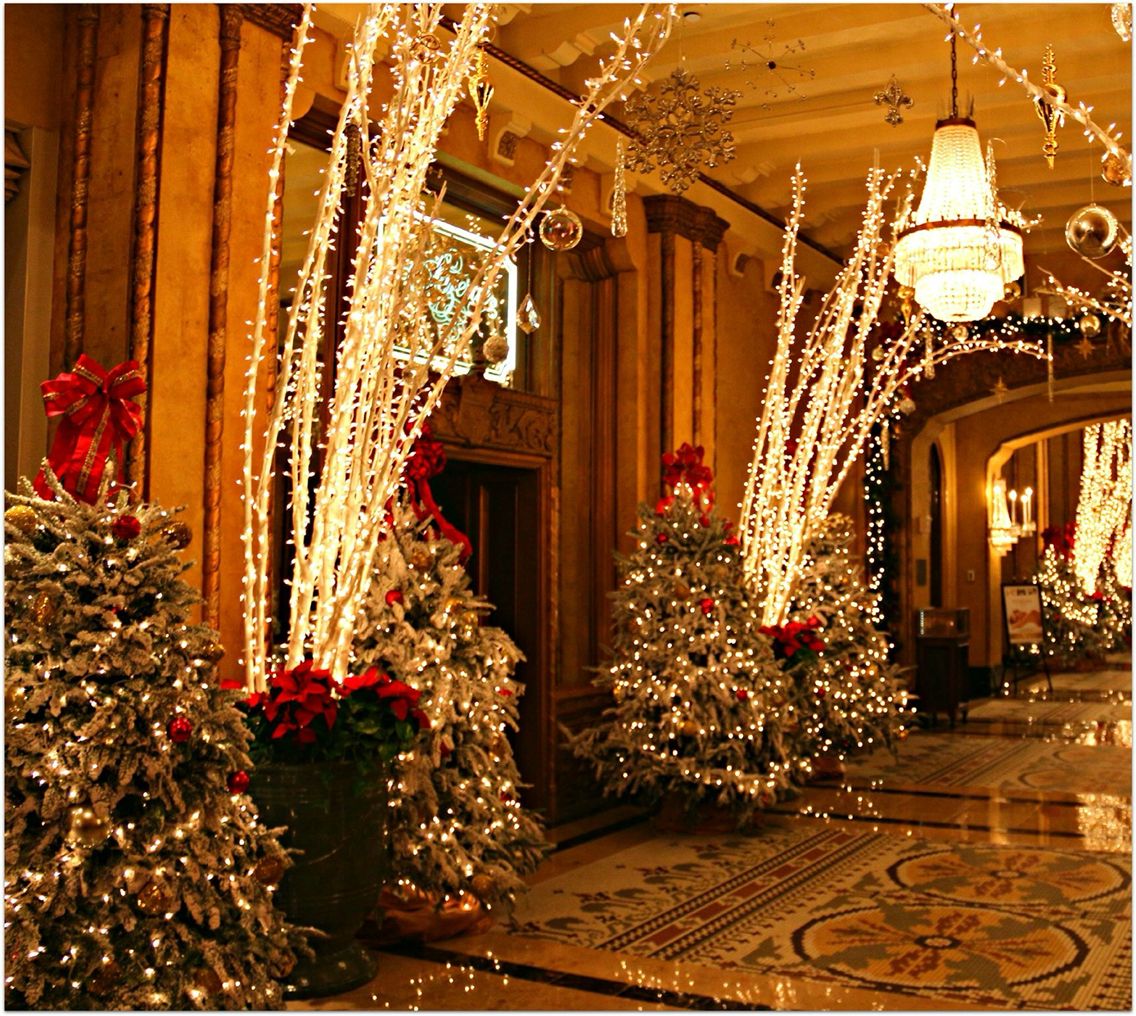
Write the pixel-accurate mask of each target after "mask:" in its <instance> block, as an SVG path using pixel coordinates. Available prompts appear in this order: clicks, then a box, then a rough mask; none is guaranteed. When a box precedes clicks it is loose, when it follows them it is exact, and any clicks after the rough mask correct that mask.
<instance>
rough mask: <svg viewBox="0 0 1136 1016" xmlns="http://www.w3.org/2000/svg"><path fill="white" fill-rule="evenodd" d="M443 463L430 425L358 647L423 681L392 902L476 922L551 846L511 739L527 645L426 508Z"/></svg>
mask: <svg viewBox="0 0 1136 1016" xmlns="http://www.w3.org/2000/svg"><path fill="white" fill-rule="evenodd" d="M444 462H445V458H444V456H443V455H442V452H441V445H440V444H439V443H438V442H436V441H433V440H432V439H431V438H430V437H429V432H428V431H427V432H426V436H425V437H424V438H422V439H420V440H419V441H418V442H417V444H416V445H415V452H414V454H413V455H412V456H411V459H410V462H409V463H408V474H410V478H411V484H410V487H409V489H408V490H405V491H403V493H402V494H401V495H400V496H399V498H398V499H397V500H396V501H395V502H393V503H392V505H391V508H390V513H391V522H390V534H391V535H390V537H389V538H388V539H386V540H384V541H383V543H382V545H381V547H380V559H379V563H378V566H377V568H376V574H375V578H374V580H373V582H372V584H371V588H370V591H369V594H368V599H367V602H366V607H365V615H364V616H365V620H364V622H363V624H362V625H361V626H360V629H359V632H358V643H357V647H356V654H355V655H356V659H357V660H359V661H362V662H364V663H365V664H366V665H368V666H377V667H380V668H382V669H385V670H388V671H389V672H390V673H393V674H397V675H399V676H400V677H402V678H403V679H404V680H406V681H408V682H410V683H411V684H413V685H414V686H415V687H416V688H418V689H419V690H420V691H421V693H422V697H421V699H420V706H421V708H422V709H423V710H424V711H425V713H426V715H427V716H428V717H429V719H430V731H429V734H428V735H427V736H426V738H425V739H424V741H423V743H422V744H421V745H420V746H418V747H416V748H415V750H414V751H413V752H410V753H407V754H404V755H403V756H401V758H400V760H399V768H398V770H397V773H396V782H395V784H394V785H392V789H391V802H390V805H391V809H392V811H391V814H390V829H391V837H392V851H391V858H392V861H391V863H392V879H391V883H392V884H391V890H392V894H393V896H392V898H391V899H388V901H387V910H388V911H389V912H390V913H391V914H392V915H393V917H394V922H395V924H398V922H399V917H400V915H399V912H400V911H405V910H407V909H409V908H410V907H411V905H412V904H414V903H418V902H421V903H423V904H424V905H425V906H427V907H429V908H437V909H438V910H440V911H441V910H452V911H456V912H457V914H463V913H464V914H468V915H470V920H472V919H474V918H475V917H476V916H477V915H479V914H480V913H481V908H480V907H479V906H478V904H479V903H480V904H481V905H482V906H483V907H484V908H485V909H486V910H489V911H492V910H495V909H496V910H502V911H505V912H506V913H507V912H508V910H509V909H510V908H511V906H512V903H513V900H514V898H515V897H516V895H517V894H518V893H520V892H522V891H523V890H524V883H523V882H522V877H523V876H525V875H527V874H529V873H531V872H532V871H534V870H535V869H536V866H537V864H539V862H540V860H541V858H542V857H543V856H544V853H545V851H546V850H547V849H548V844H547V843H546V842H545V839H544V836H543V834H542V832H541V829H540V825H539V824H538V822H537V820H536V819H535V818H534V817H533V815H532V814H531V813H530V812H529V811H528V810H527V809H526V808H524V807H523V806H522V805H521V801H520V797H519V792H520V788H521V786H522V784H521V777H520V774H519V773H518V771H517V765H516V762H515V760H514V758H513V750H512V747H511V746H510V744H509V733H510V732H515V731H516V730H517V728H518V701H519V699H520V697H521V695H522V694H523V693H524V686H523V685H522V684H520V683H519V682H518V681H517V680H516V679H515V677H514V671H515V669H516V666H517V663H518V662H519V661H520V660H521V659H523V657H522V655H521V651H520V650H519V649H518V648H517V646H516V644H515V643H514V642H513V640H512V639H510V638H509V636H508V635H506V634H505V632H503V631H502V630H501V629H500V628H495V627H492V626H489V625H483V624H482V623H481V622H482V615H483V614H485V613H487V612H488V611H490V610H491V609H492V608H491V606H490V605H489V604H488V603H486V602H485V601H484V600H483V599H480V598H479V597H478V596H477V595H476V594H475V593H474V592H473V590H472V589H471V588H470V578H469V574H468V573H467V571H466V569H465V567H464V562H465V559H466V557H467V556H468V554H467V551H468V546H469V541H468V539H467V538H466V537H465V536H464V535H463V534H462V533H460V532H458V531H457V530H456V529H455V528H454V527H453V526H451V525H449V523H446V522H444V520H442V519H441V516H440V512H438V511H437V508H436V506H434V507H433V508H432V509H428V508H427V507H426V504H427V503H429V504H430V505H433V498H432V497H431V496H430V494H429V485H428V479H429V477H430V476H433V475H435V474H436V473H437V472H438V471H440V470H441V468H442V466H443V464H444ZM439 530H440V531H439ZM392 894H387V895H392ZM455 916H456V915H455ZM439 923H440V925H441V926H445V925H447V924H448V925H449V933H450V934H454V933H456V930H460V928H457V927H456V925H457V923H458V922H457V921H456V920H455V919H454V918H450V919H449V920H446V919H445V918H444V917H443V918H440V920H439Z"/></svg>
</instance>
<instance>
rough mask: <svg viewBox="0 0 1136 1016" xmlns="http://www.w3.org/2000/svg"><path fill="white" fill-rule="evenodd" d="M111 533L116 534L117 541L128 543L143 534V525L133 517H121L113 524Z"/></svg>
mask: <svg viewBox="0 0 1136 1016" xmlns="http://www.w3.org/2000/svg"><path fill="white" fill-rule="evenodd" d="M110 531H111V532H112V533H113V534H114V538H115V539H116V540H121V541H122V542H123V543H126V542H127V541H128V540H133V539H134V538H135V537H136V536H137V535H138V534H139V533H140V532H142V523H141V522H139V521H138V520H137V519H136V518H135V517H134V516H133V515H120V516H119V517H118V518H117V519H115V520H114V522H113V523H111V527H110Z"/></svg>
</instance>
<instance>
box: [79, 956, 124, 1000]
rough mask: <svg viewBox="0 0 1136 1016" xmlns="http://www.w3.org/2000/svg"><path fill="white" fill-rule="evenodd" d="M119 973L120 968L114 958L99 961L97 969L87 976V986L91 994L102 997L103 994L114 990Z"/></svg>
mask: <svg viewBox="0 0 1136 1016" xmlns="http://www.w3.org/2000/svg"><path fill="white" fill-rule="evenodd" d="M121 973H122V971H121V969H120V968H119V966H118V964H117V963H115V962H114V960H111V961H110V962H109V963H101V964H99V967H98V969H97V970H96V971H95V972H94V973H93V974H91V976H90V977H88V978H87V987H88V988H89V989H90V992H91V994H92V995H95V996H96V997H98V998H102V997H103V996H104V995H109V994H110V993H111V991H113V990H114V987H115V985H117V984H118V982H119V978H120V976H121Z"/></svg>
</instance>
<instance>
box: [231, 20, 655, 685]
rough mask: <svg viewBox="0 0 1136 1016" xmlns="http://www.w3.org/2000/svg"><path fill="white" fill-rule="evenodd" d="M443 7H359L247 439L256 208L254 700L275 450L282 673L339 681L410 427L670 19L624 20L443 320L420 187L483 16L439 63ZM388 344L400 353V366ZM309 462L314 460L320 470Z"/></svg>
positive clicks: (264, 318) (249, 522)
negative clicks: (338, 278) (330, 347)
mask: <svg viewBox="0 0 1136 1016" xmlns="http://www.w3.org/2000/svg"><path fill="white" fill-rule="evenodd" d="M442 8H443V5H441V4H420V5H413V6H411V5H403V4H379V5H372V6H371V7H370V8H369V11H368V14H367V15H366V17H364V18H362V19H361V20H360V22H359V24H358V26H357V28H356V33H355V38H354V42H353V44H352V47H351V50H350V61H349V68H348V69H349V73H348V88H347V96H346V99H345V101H344V104H343V109H342V114H341V117H340V121H339V124H338V127H337V129H336V131H335V132H334V134H333V136H332V144H331V151H330V154H329V159H328V164H327V169H326V171H325V174H324V184H323V187H322V189H321V193H320V199H319V203H318V212H317V215H316V219H315V223H314V225H313V227H312V230H311V232H310V237H309V246H308V251H307V255H306V257H305V259H304V262H303V265H302V267H301V269H300V272H299V277H298V279H297V283H296V289H295V294H296V295H295V298H294V300H293V302H292V306H291V308H290V311H289V315H288V322H287V326H286V329H285V335H284V340H283V343H282V347H281V353H280V355H279V358H278V362H277V369H276V371H275V377H276V386H277V387H276V391H277V397H276V398H275V400H274V402H273V405H272V409H271V411H270V413H269V415H268V419H267V423H266V424H264V430H263V438H262V439H261V438H259V436H258V434H257V427H258V425H259V424H260V422H261V418H260V417H259V416H258V414H257V412H256V407H257V402H258V397H259V394H260V389H261V386H262V385H264V384H265V377H266V375H267V374H268V373H269V371H268V370H267V369H266V368H267V366H268V364H267V363H266V360H267V356H268V351H267V349H266V345H267V341H266V337H267V335H268V334H269V327H268V322H269V320H270V318H271V315H272V314H273V313H274V310H273V308H271V307H269V305H268V300H267V292H268V283H267V273H268V262H269V260H270V258H269V257H268V254H269V253H270V252H271V251H272V250H273V249H274V247H275V245H276V243H277V237H276V235H275V231H274V229H273V216H272V214H271V212H272V208H273V207H274V204H275V186H273V189H272V190H273V193H272V195H271V196H270V201H269V205H270V209H269V214H268V216H267V217H266V226H265V243H264V251H265V254H264V256H263V257H262V264H261V280H260V289H259V301H258V306H257V314H256V319H255V322H254V326H253V348H252V354H251V356H250V363H249V371H248V375H247V386H246V399H245V409H244V412H245V435H244V443H243V451H244V455H245V465H244V470H243V481H242V482H243V490H242V493H243V496H244V498H245V526H244V529H245V532H244V546H245V554H244V573H243V600H244V606H245V631H244V663H245V667H246V673H247V680H248V683H249V685H250V686H251V687H253V688H260V687H262V686H263V685H264V682H265V674H266V673H267V670H268V666H269V656H270V652H271V649H270V647H269V646H268V645H267V644H266V638H265V634H266V632H267V631H268V629H269V618H268V614H267V611H268V609H269V607H268V604H269V602H270V595H269V594H270V591H271V589H270V581H269V562H270V560H271V556H272V555H271V554H270V553H269V549H270V546H271V543H270V541H271V529H272V510H271V508H272V505H271V500H272V488H273V486H274V478H275V471H276V465H275V460H276V451H277V447H278V446H283V447H284V448H285V449H286V450H287V452H288V462H289V467H288V468H289V471H290V474H291V480H292V485H291V489H292V500H291V503H290V505H289V506H288V509H289V514H290V519H291V539H290V543H291V546H292V548H293V551H294V554H295V558H294V564H293V569H292V574H291V576H290V593H289V615H290V616H289V634H288V640H287V645H286V648H285V654H286V661H285V662H286V665H287V666H289V667H293V666H296V665H298V664H299V663H300V662H301V661H302V660H303V659H304V658H307V657H310V658H312V659H315V660H317V661H318V662H319V663H320V665H321V666H324V667H326V668H327V669H329V670H330V671H331V673H332V676H333V677H334V678H336V679H341V678H342V677H343V676H344V675H345V674H346V672H347V668H348V665H349V661H350V657H351V651H352V641H353V636H354V632H355V629H356V627H357V625H358V622H359V619H360V616H361V614H360V612H361V610H362V609H363V605H364V599H365V596H366V592H367V588H368V585H369V583H370V581H371V578H372V575H373V569H374V565H375V563H376V560H377V552H378V544H379V542H380V540H381V539H382V538H383V536H384V535H385V532H386V528H387V523H386V522H385V514H386V513H385V511H384V505H385V504H386V503H387V502H388V501H389V499H390V498H391V497H392V496H393V495H394V494H395V493H396V492H397V489H398V487H399V484H400V482H401V477H402V471H403V467H404V465H405V462H406V460H407V458H408V456H409V454H410V451H411V448H412V446H413V443H414V441H415V439H416V438H417V436H418V434H419V431H420V428H421V421H422V420H424V419H425V418H427V417H428V416H429V414H430V412H431V410H432V409H433V408H434V407H435V406H436V405H437V403H438V400H439V399H440V398H441V395H442V392H443V390H444V388H445V386H446V384H447V382H448V381H449V379H450V377H452V375H453V373H454V371H455V368H456V365H457V363H458V361H459V360H460V359H461V357H463V356H465V355H467V354H468V350H469V346H470V342H471V339H472V338H473V336H474V334H475V333H476V331H477V328H478V326H479V323H480V316H481V312H482V309H483V306H484V304H485V301H486V299H487V297H488V294H489V293H490V292H491V291H492V289H493V287H494V284H495V282H496V280H497V277H498V275H499V273H500V272H501V271H502V269H503V267H504V265H505V263H506V262H507V261H508V260H509V259H510V258H512V256H513V255H514V254H515V252H516V251H517V249H518V248H519V247H520V245H521V244H522V243H524V242H526V240H527V238H528V237H529V236H530V235H531V233H532V229H533V227H534V224H535V222H536V218H537V216H538V215H539V214H540V213H541V211H542V209H543V207H544V205H545V203H546V202H547V200H548V199H549V198H550V197H551V196H552V195H553V194H554V193H555V192H556V189H557V187H558V185H559V181H560V178H561V175H562V174H563V172H564V169H565V167H566V166H567V165H568V163H569V161H570V160H571V159H572V158H573V156H574V153H575V152H576V150H577V149H578V148H579V145H580V143H581V141H582V140H583V138H584V136H585V135H586V134H587V132H588V130H589V129H590V128H591V127H592V126H593V125H594V124H595V122H596V121H597V120H598V119H600V118H601V116H602V111H603V109H604V108H605V107H606V106H607V105H608V104H609V103H610V102H611V101H613V100H614V99H616V98H625V97H626V95H627V93H628V91H629V90H630V89H631V88H632V87H633V86H635V85H638V84H639V83H640V78H639V74H640V72H641V70H642V69H643V67H644V65H645V64H646V62H647V60H649V59H650V57H651V56H652V55H653V54H654V53H655V52H656V51H657V50H658V49H659V47H661V46H662V44H663V42H665V40H666V38H667V36H668V35H669V32H670V28H671V25H672V22H673V19H674V16H675V12H674V8H673V6H671V5H651V4H647V5H644V6H643V7H642V8H640V10H639V12H638V14H636V16H635V17H634V18H629V19H627V20H626V21H625V23H624V31H623V34H622V35H621V36H620V35H615V34H614V33H613V38H614V40H615V46H614V52H613V53H612V54H611V56H609V57H607V58H606V59H604V60H603V61H602V62H601V64H600V67H599V70H598V73H597V74H596V75H595V76H593V77H591V78H589V79H588V80H587V81H586V83H585V87H586V88H587V92H586V94H585V95H584V96H583V97H582V98H581V99H580V100H579V101H578V103H577V108H576V112H575V116H574V119H573V121H572V123H571V124H570V126H568V127H565V128H561V129H560V132H559V133H560V137H559V138H558V139H557V140H556V141H554V142H553V143H552V145H551V146H550V155H549V158H548V160H547V161H546V163H545V166H544V169H543V170H542V172H541V173H540V175H539V176H538V177H537V179H536V181H535V182H534V183H533V184H532V186H530V187H529V188H528V190H527V191H526V193H525V195H524V197H523V198H522V199H521V200H520V201H519V202H518V205H517V208H516V210H515V211H514V212H513V213H512V215H510V216H509V218H508V219H507V221H506V222H505V225H504V226H503V228H502V230H501V233H500V234H499V235H498V237H497V238H496V241H495V246H494V248H493V249H492V250H491V251H488V252H487V253H486V256H485V257H484V258H483V259H481V261H480V263H479V265H478V266H477V269H476V271H475V272H474V274H473V275H472V277H471V280H470V285H469V288H468V290H467V292H466V295H465V299H464V304H463V306H462V308H461V310H460V312H459V313H456V314H455V315H453V316H452V317H451V318H450V320H449V321H448V322H446V323H444V324H443V323H439V322H437V321H435V320H434V319H433V318H432V317H431V316H430V315H429V312H428V301H427V300H426V299H425V296H426V293H425V290H426V287H427V286H428V285H429V279H430V276H429V272H427V271H426V270H424V265H423V262H424V259H425V257H426V253H427V250H428V248H429V242H430V235H431V231H430V221H431V219H432V218H433V213H434V212H435V211H436V209H437V206H438V203H439V202H440V201H441V199H442V195H441V194H437V195H432V196H428V195H427V194H426V174H427V171H428V169H429V167H430V165H431V163H432V161H433V157H434V153H435V152H436V149H437V144H438V140H439V138H440V136H441V132H442V129H443V127H444V125H445V122H446V120H447V118H448V116H449V115H450V113H451V112H452V110H453V108H454V106H456V104H457V103H458V101H460V99H461V97H462V95H463V90H464V88H465V86H466V82H467V81H468V79H469V77H470V74H471V73H472V72H473V70H474V66H475V63H476V61H477V59H478V55H479V53H480V52H481V50H480V44H481V43H482V42H483V41H484V40H485V38H486V37H487V33H488V31H489V29H490V26H491V23H492V20H493V7H492V5H486V4H470V5H467V6H466V7H465V9H464V11H463V15H462V19H461V21H460V22H459V23H457V24H456V25H453V27H452V31H453V36H454V37H453V40H452V42H451V43H450V45H449V48H448V49H446V48H444V47H438V46H436V45H434V46H430V45H427V44H425V40H427V39H429V40H432V41H433V40H434V39H435V35H436V33H437V31H438V30H439V28H440V26H441V23H442V17H443V13H442ZM309 19H310V13H309V12H308V11H305V17H304V19H303V21H302V22H301V29H300V31H299V33H298V40H299V41H298V43H297V45H296V47H295V49H294V50H293V53H292V56H291V59H290V63H289V71H288V79H287V84H286V88H285V105H284V115H283V117H282V119H281V123H280V126H279V127H278V130H277V138H276V142H275V145H274V148H273V159H272V170H271V172H270V182H272V183H273V185H275V182H276V180H277V179H278V178H279V173H280V166H281V162H282V158H283V149H284V144H285V139H286V137H287V131H288V125H289V123H290V118H291V103H292V97H293V96H294V94H295V89H296V84H297V82H298V81H299V79H300V73H301V63H302V51H303V47H304V43H305V42H306V41H307V32H306V26H307V25H308V24H309ZM388 36H390V37H391V44H390V56H389V58H388V62H389V64H390V68H391V84H392V88H393V94H392V96H391V98H390V99H389V100H387V101H386V102H385V103H384V104H383V105H382V107H381V110H380V115H379V117H378V120H379V124H380V127H379V129H378V130H377V131H376V132H374V134H373V135H372V131H371V124H370V118H369V115H368V109H369V99H370V93H371V76H372V69H373V65H374V61H375V58H376V48H377V45H378V43H379V40H380V39H383V38H387V37H388ZM349 125H351V126H353V127H355V128H357V129H358V132H359V136H360V138H361V151H362V155H363V158H362V166H363V171H364V173H365V175H366V180H367V184H368V191H367V197H366V201H365V209H364V213H363V216H362V219H361V223H360V226H359V229H358V233H357V235H356V236H355V237H352V238H350V239H351V242H353V243H354V244H355V251H354V256H353V260H352V277H351V279H350V283H349V295H348V300H347V307H346V309H345V311H344V312H343V315H342V319H343V326H344V327H343V338H342V341H341V342H340V345H339V349H338V352H337V367H336V375H335V383H334V390H333V392H332V394H331V398H330V401H328V400H327V399H326V393H324V392H323V390H322V387H321V385H322V369H321V364H320V359H319V355H318V354H319V349H320V346H321V344H322V338H323V336H324V334H325V333H327V332H328V331H329V330H330V328H331V322H332V321H333V320H334V319H335V317H336V316H337V315H338V308H335V307H333V306H330V297H329V294H328V293H327V291H326V287H327V283H328V279H329V274H328V271H327V263H328V262H327V259H328V256H329V254H330V252H331V251H332V250H333V249H334V245H335V242H336V238H337V233H338V226H339V208H340V201H341V194H342V192H343V189H344V186H345V178H346V171H345V164H346V159H347V147H348V146H347V139H346V135H347V127H348V126H349ZM396 347H398V348H401V349H402V350H407V351H408V354H404V356H403V357H402V358H399V357H397V356H396V355H395V349H396ZM325 402H326V403H327V416H326V421H327V422H326V425H325V426H324V428H323V432H322V434H320V435H318V436H317V433H316V431H317V426H316V421H317V419H318V412H319V410H320V409H321V407H322V406H323V405H324V403H325ZM317 453H318V454H317ZM318 459H322V463H320V464H319V466H318V469H317V460H318ZM313 478H314V479H315V480H316V483H315V484H314V488H313V485H312V484H311V482H310V481H311V480H312V479H313Z"/></svg>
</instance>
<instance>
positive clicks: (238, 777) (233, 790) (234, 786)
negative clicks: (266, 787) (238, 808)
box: [226, 769, 249, 794]
mask: <svg viewBox="0 0 1136 1016" xmlns="http://www.w3.org/2000/svg"><path fill="white" fill-rule="evenodd" d="M226 782H227V783H228V785H229V793H230V794H243V793H244V792H245V791H246V790H248V788H249V774H248V773H246V772H245V771H244V770H243V769H238V770H237V771H236V772H235V773H229V779H228V780H227V781H226Z"/></svg>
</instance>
